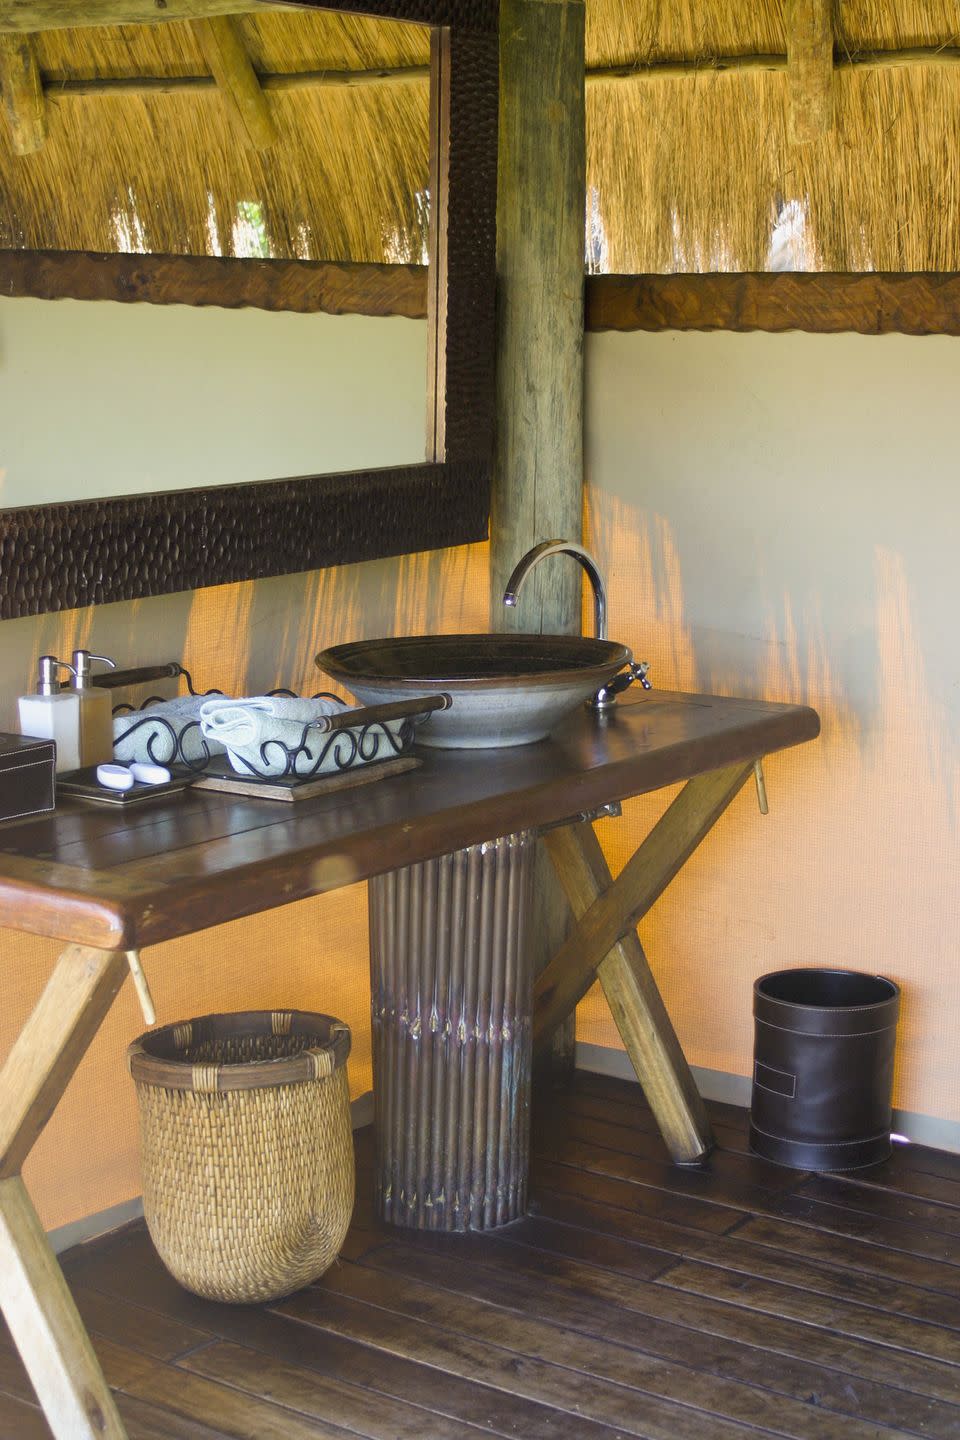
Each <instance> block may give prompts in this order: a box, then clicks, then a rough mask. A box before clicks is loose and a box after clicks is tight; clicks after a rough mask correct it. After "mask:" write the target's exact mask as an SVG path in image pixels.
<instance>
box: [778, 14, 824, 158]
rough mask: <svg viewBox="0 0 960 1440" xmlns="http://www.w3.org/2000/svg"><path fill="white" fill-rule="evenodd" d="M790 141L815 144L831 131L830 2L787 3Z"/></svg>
mask: <svg viewBox="0 0 960 1440" xmlns="http://www.w3.org/2000/svg"><path fill="white" fill-rule="evenodd" d="M786 19H787V72H788V75H789V79H790V119H789V134H790V139H791V140H792V141H793V142H794V143H795V144H801V145H802V144H806V143H807V142H808V141H811V140H818V139H819V138H820V137H821V136H822V135H826V134H828V133H829V132H830V131H831V130H832V129H833V0H787V7H786Z"/></svg>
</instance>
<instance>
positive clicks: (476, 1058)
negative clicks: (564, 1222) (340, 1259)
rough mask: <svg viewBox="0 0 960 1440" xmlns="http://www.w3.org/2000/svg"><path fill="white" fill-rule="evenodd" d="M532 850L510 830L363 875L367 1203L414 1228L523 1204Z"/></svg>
mask: <svg viewBox="0 0 960 1440" xmlns="http://www.w3.org/2000/svg"><path fill="white" fill-rule="evenodd" d="M534 849H535V841H534V836H533V834H532V832H530V831H521V832H519V833H518V834H514V835H507V836H505V837H503V838H502V839H500V840H495V841H490V842H486V843H484V844H482V845H472V846H471V847H470V848H469V849H466V850H457V851H455V852H454V853H453V854H450V855H444V856H442V857H441V858H440V859H439V860H428V861H425V862H423V863H422V864H419V865H410V866H408V867H407V868H406V869H403V870H396V871H394V872H392V873H391V874H389V875H381V876H377V877H376V878H374V879H372V880H371V881H370V884H369V895H370V965H371V989H372V997H371V998H372V1018H373V1093H374V1107H375V1108H374V1127H375V1134H376V1157H377V1158H376V1171H377V1174H376V1189H377V1205H378V1209H379V1213H380V1215H381V1216H382V1217H383V1219H384V1220H387V1221H389V1222H391V1223H392V1224H394V1225H405V1226H408V1227H410V1228H414V1229H419V1230H487V1229H491V1228H492V1227H494V1226H497V1225H506V1224H507V1223H508V1222H509V1221H511V1220H516V1219H518V1218H519V1217H520V1216H521V1215H522V1214H523V1213H524V1210H525V1208H526V1199H527V1168H528V1156H529V1119H530V1069H531V1005H532V998H531V991H532V956H531V952H530V948H529V945H528V944H527V941H526V927H527V921H528V915H529V909H530V901H531V895H532V891H531V877H532V874H533V856H534Z"/></svg>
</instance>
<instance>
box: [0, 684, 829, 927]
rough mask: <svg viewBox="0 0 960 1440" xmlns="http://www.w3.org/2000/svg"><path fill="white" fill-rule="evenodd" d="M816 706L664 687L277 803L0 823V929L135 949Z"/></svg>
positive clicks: (776, 728) (421, 855) (561, 802)
mask: <svg viewBox="0 0 960 1440" xmlns="http://www.w3.org/2000/svg"><path fill="white" fill-rule="evenodd" d="M819 731H820V721H819V718H818V716H817V714H816V712H815V711H814V710H810V709H808V708H807V707H805V706H800V705H772V704H766V703H763V702H760V701H754V700H733V699H723V698H719V697H716V696H708V695H681V694H671V693H668V692H664V691H656V692H654V693H652V694H645V695H642V696H641V695H637V696H633V695H631V696H629V697H626V698H624V699H622V700H621V701H620V702H619V704H618V705H617V707H616V709H615V710H614V711H613V712H612V713H611V714H610V716H609V717H607V718H604V719H598V718H597V717H596V716H594V715H592V714H590V713H589V712H588V711H586V710H585V709H584V710H580V711H578V712H577V714H575V715H574V716H573V717H572V718H571V719H570V720H568V721H566V722H565V723H564V725H563V726H561V727H560V728H559V729H558V730H557V731H555V732H554V734H553V736H552V737H551V738H550V739H549V740H545V741H542V742H540V743H539V744H536V745H524V746H518V747H515V748H513V749H507V750H479V751H467V750H447V751H443V750H422V751H421V752H420V753H421V755H422V758H423V762H424V763H423V766H422V767H421V768H420V769H418V770H414V771H410V772H409V773H407V774H405V775H397V776H393V777H390V778H387V779H383V780H380V781H377V782H376V783H374V784H369V785H364V786H361V787H358V788H357V789H354V790H346V791H340V792H337V793H334V794H331V795H327V796H323V797H318V798H316V799H313V800H304V801H298V802H296V803H295V804H283V803H280V802H278V801H275V800H262V799H247V798H245V797H237V796H232V795H222V794H215V793H213V792H196V791H187V792H186V794H185V795H183V796H181V797H179V798H171V799H170V800H166V801H158V802H157V803H156V804H152V805H148V806H146V807H144V808H143V809H140V810H138V811H132V812H130V813H129V814H126V813H118V812H117V811H115V810H112V809H108V808H106V807H104V808H102V809H97V808H94V807H92V806H89V805H83V804H81V803H79V802H76V801H65V802H62V803H61V804H60V805H58V807H57V810H56V811H55V812H54V814H52V815H50V816H47V817H42V818H40V819H31V820H23V821H11V822H8V823H7V824H5V825H0V927H8V928H11V929H15V930H26V931H30V932H32V933H34V934H38V935H47V936H51V937H53V938H55V939H58V940H63V941H74V942H76V943H78V944H82V945H91V946H96V947H100V948H103V949H139V948H142V947H144V946H147V945H156V944H158V943H160V942H161V941H163V940H170V939H172V938H174V937H175V936H177V935H187V934H191V933H193V932H194V931H197V930H203V929H206V928H207V927H208V926H211V925H219V924H221V923H222V922H224V921H227V920H235V919H238V918H239V917H240V916H243V915H252V914H256V913H257V912H259V911H262V910H269V909H271V908H273V907H274V906H278V905H286V904H288V903H290V902H291V901H294V900H300V899H303V898H304V897H306V896H308V895H314V894H319V893H321V892H323V891H326V890H335V889H338V888H339V887H340V886H342V885H348V884H351V883H352V882H353V881H355V880H363V879H366V878H368V877H369V876H371V875H377V874H381V873H383V872H384V871H387V870H395V869H397V868H399V867H400V866H402V865H409V864H412V863H414V862H416V861H419V860H427V859H431V858H433V857H435V856H437V855H443V854H445V853H447V852H448V851H451V850H457V849H460V848H462V847H463V846H466V845H473V844H476V843H478V842H479V841H482V840H492V839H495V838H496V837H497V836H499V835H504V834H508V833H510V832H511V831H513V830H520V829H526V828H530V827H533V826H537V825H544V824H549V823H551V822H553V821H557V820H562V819H565V818H566V817H567V816H573V815H576V814H579V813H580V812H583V811H588V810H593V809H596V808H597V807H599V806H601V805H605V804H607V803H609V802H610V801H614V800H623V799H626V798H627V797H629V796H631V795H639V794H643V793H645V792H647V791H650V790H657V789H659V788H660V787H661V786H664V785H670V784H673V783H675V782H677V781H680V780H686V779H689V778H690V777H691V776H693V775H698V774H702V773H703V772H704V771H707V770H714V769H718V768H719V767H721V766H724V765H730V764H733V763H735V762H736V761H739V760H750V759H754V758H756V757H758V756H761V755H766V754H770V753H771V752H772V751H775V750H782V749H785V748H786V747H788V746H790V745H797V744H799V743H800V742H802V741H804V740H812V739H813V738H814V737H815V736H816V735H817V734H819Z"/></svg>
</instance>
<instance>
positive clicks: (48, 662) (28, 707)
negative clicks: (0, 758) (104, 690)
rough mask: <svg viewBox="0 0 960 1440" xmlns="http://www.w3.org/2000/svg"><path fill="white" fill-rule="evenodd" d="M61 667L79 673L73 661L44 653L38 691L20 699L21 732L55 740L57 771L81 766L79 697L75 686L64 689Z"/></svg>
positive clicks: (38, 672)
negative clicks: (61, 679) (69, 661)
mask: <svg viewBox="0 0 960 1440" xmlns="http://www.w3.org/2000/svg"><path fill="white" fill-rule="evenodd" d="M60 670H69V671H70V674H71V675H75V674H76V671H75V670H74V668H73V666H72V665H68V664H67V662H66V661H65V660H58V659H57V657H56V655H41V656H40V662H39V669H38V671H37V688H36V691H35V692H34V693H33V694H32V695H21V696H20V698H19V700H18V701H17V711H18V713H19V716H20V733H21V735H35V736H37V737H38V738H39V739H41V740H53V741H54V742H55V743H56V747H57V761H56V768H57V772H58V774H62V773H63V772H64V771H66V770H77V769H79V767H80V701H79V699H78V698H77V692H76V690H73V689H69V690H61V688H60V676H59V674H58V671H60Z"/></svg>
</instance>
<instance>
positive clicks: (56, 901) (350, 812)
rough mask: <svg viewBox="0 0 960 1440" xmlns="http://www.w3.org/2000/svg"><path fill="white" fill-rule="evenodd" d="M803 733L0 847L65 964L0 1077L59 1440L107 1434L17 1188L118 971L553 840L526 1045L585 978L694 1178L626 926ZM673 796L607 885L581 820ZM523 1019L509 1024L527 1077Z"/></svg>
mask: <svg viewBox="0 0 960 1440" xmlns="http://www.w3.org/2000/svg"><path fill="white" fill-rule="evenodd" d="M819 728H820V725H819V720H818V717H817V715H816V713H815V712H814V711H813V710H810V709H807V708H805V707H802V706H792V705H768V704H763V703H760V702H755V701H745V700H730V699H719V698H716V697H710V696H693V695H672V694H668V693H662V692H656V693H654V694H653V695H649V696H644V697H642V698H637V699H632V698H628V699H626V700H625V701H622V702H621V703H620V704H619V705H618V706H617V707H616V709H615V710H614V711H613V712H612V714H611V715H610V716H609V718H607V719H605V720H603V721H598V720H597V719H596V718H595V717H594V716H593V715H588V714H587V712H586V711H581V712H579V713H578V714H577V715H575V716H574V717H572V718H571V719H570V720H569V721H568V722H566V723H565V725H563V726H562V727H561V728H560V729H559V730H558V731H557V732H556V733H555V735H554V736H553V738H552V739H551V740H549V741H545V742H542V743H540V744H537V745H530V746H524V747H518V748H516V749H511V750H499V751H472V752H466V751H440V750H431V751H423V752H422V753H423V758H424V763H423V766H422V768H420V769H419V770H416V771H413V772H410V773H408V774H406V775H399V776H395V777H392V778H387V779H383V780H381V781H379V782H378V783H376V784H371V785H367V786H363V787H360V788H358V789H356V790H353V791H345V792H343V791H342V792H339V793H337V794H332V795H329V796H324V797H318V798H315V799H312V800H307V801H303V802H299V803H297V804H295V805H284V804H278V803H276V802H269V801H263V800H247V799H245V798H238V797H235V796H230V795H222V794H214V793H210V792H207V793H199V792H197V793H188V794H187V795H186V797H184V798H181V799H174V800H170V801H165V802H157V803H156V804H154V805H151V806H147V807H146V808H144V809H141V810H139V811H134V812H131V813H129V814H118V813H117V812H116V811H114V810H111V809H107V808H104V809H102V810H97V809H93V808H91V807H81V806H80V805H78V804H76V803H69V802H68V803H65V804H64V805H62V806H61V807H59V808H58V810H57V811H56V813H55V814H53V815H51V816H48V817H46V818H41V819H38V820H28V821H22V822H13V823H10V824H8V825H5V826H0V927H7V928H11V929H19V930H25V931H29V932H32V933H35V934H38V935H45V936H50V937H52V938H55V939H58V940H61V941H63V942H65V944H66V947H67V948H66V949H65V950H64V952H63V954H62V955H61V957H60V959H59V961H58V962H57V965H56V966H55V968H54V971H53V973H52V975H51V977H50V980H49V982H48V984H47V986H46V988H45V990H44V992H43V994H42V996H41V998H40V1000H39V1002H38V1004H37V1007H36V1009H35V1010H34V1012H33V1014H32V1016H31V1017H30V1019H29V1020H28V1021H27V1023H26V1025H25V1026H24V1028H23V1031H22V1032H21V1034H20V1036H19V1038H18V1039H17V1041H16V1043H15V1044H14V1047H13V1049H12V1051H11V1053H10V1055H9V1057H8V1059H7V1062H6V1065H5V1066H4V1069H3V1071H2V1073H0V1301H2V1306H3V1310H4V1313H5V1315H6V1318H7V1322H8V1324H9V1326H10V1329H11V1332H12V1333H13V1336H14V1338H15V1340H16V1342H17V1345H18V1347H19V1349H20V1351H21V1354H22V1355H23V1358H24V1361H25V1363H26V1366H27V1368H28V1370H29V1372H30V1376H31V1379H32V1380H33V1383H34V1386H35V1388H36V1390H37V1394H38V1397H39V1399H40V1401H41V1403H42V1405H43V1408H44V1411H45V1413H46V1415H47V1418H48V1421H49V1423H50V1426H51V1428H52V1430H53V1433H54V1434H55V1435H56V1436H57V1437H59V1440H94V1437H104V1436H108V1437H123V1436H124V1434H125V1431H124V1428H123V1425H122V1423H121V1421H120V1418H119V1415H118V1413H117V1410H116V1407H115V1405H114V1402H113V1399H112V1397H111V1394H110V1390H109V1388H108V1386H107V1385H106V1382H105V1380H104V1378H103V1375H102V1373H101V1371H100V1367H99V1364H98V1362H97V1360H96V1357H95V1355H94V1352H93V1348H92V1346H91V1344H90V1340H89V1337H88V1336H87V1333H86V1331H85V1329H84V1326H83V1324H82V1322H81V1320H80V1317H79V1315H78V1313H77V1311H76V1308H75V1306H74V1304H73V1301H72V1299H71V1297H70V1294H69V1291H68V1289H67V1286H66V1283H65V1281H64V1279H63V1276H62V1273H61V1271H60V1267H59V1265H58V1263H57V1261H56V1259H55V1257H54V1255H53V1253H52V1251H51V1250H50V1247H49V1245H48V1243H47V1240H46V1237H45V1235H44V1232H43V1229H42V1227H41V1225H40V1222H39V1220H38V1218H37V1215H36V1212H35V1210H34V1208H33V1205H32V1203H31V1201H30V1198H29V1196H28V1194H27V1192H26V1190H25V1188H24V1186H23V1182H22V1180H21V1177H20V1172H21V1168H22V1165H23V1162H24V1160H25V1159H26V1157H27V1155H28V1154H29V1152H30V1150H31V1149H32V1147H33V1145H34V1143H35V1141H36V1139H37V1137H38V1136H39V1134H40V1133H41V1131H42V1129H43V1127H44V1125H45V1124H46V1122H47V1120H48V1118H49V1116H50V1115H51V1113H52V1112H53V1110H54V1108H55V1106H56V1104H57V1102H58V1100H59V1099H60V1096H61V1095H62V1094H63V1091H64V1089H65V1088H66V1086H67V1084H68V1082H69V1080H70V1077H71V1075H72V1074H73V1072H74V1070H75V1069H76V1067H77V1065H78V1064H79V1062H80V1060H81V1058H82V1056H83V1054H84V1053H85V1051H86V1050H87V1048H88V1046H89V1045H90V1043H91V1041H92V1040H93V1037H94V1035H95V1034H96V1031H97V1029H98V1027H99V1025H100V1023H101V1021H102V1020H103V1018H104V1016H105V1015H106V1013H107V1011H108V1010H109V1008H110V1005H111V1003H112V1001H113V999H114V997H115V996H116V994H117V992H118V990H119V989H120V987H121V985H122V983H123V980H124V978H125V976H126V973H127V969H128V952H130V951H142V950H144V949H147V948H148V947H151V946H154V945H160V944H162V943H163V942H164V941H165V940H171V939H174V938H175V937H177V936H180V935H186V934H190V933H193V932H195V931H198V930H203V929H206V928H207V927H209V926H212V925H218V924H220V923H222V922H224V921H227V920H234V919H238V918H239V917H241V916H243V915H250V914H255V913H258V912H260V911H263V910H269V909H272V908H274V907H277V906H280V905H286V904H289V903H291V902H293V901H295V900H300V899H304V898H305V897H307V896H310V895H316V894H319V893H322V892H324V891H327V890H333V889H337V888H338V887H340V886H343V885H348V884H351V883H353V882H354V881H357V880H361V879H368V878H371V877H376V876H384V875H386V874H387V873H388V872H395V871H398V870H401V869H403V868H404V867H416V866H419V865H421V864H422V863H423V862H426V861H433V860H436V859H438V858H440V857H443V856H447V855H451V854H452V853H453V852H458V851H463V850H466V849H468V848H469V847H476V846H479V845H481V844H482V842H489V841H490V840H491V838H496V837H500V836H507V835H513V834H515V833H517V832H532V831H537V830H539V829H541V827H554V828H545V829H544V839H545V843H546V845H547V847H548V849H549V852H550V855H551V857H552V859H553V862H554V864H555V866H556V869H557V872H558V874H559V876H560V879H561V881H562V884H563V887H564V890H565V892H566V894H567V897H568V899H569V901H570V905H571V908H572V909H573V911H574V914H575V915H576V916H577V917H578V924H577V926H576V928H575V931H574V933H573V934H572V935H571V936H570V938H569V940H568V941H567V942H566V944H565V945H564V947H563V949H562V950H561V952H560V953H559V954H558V955H557V956H556V957H555V959H554V960H553V962H552V963H551V964H550V966H549V967H548V968H547V969H546V970H545V971H544V972H543V973H542V974H541V976H540V977H539V979H538V981H537V984H536V989H535V1007H534V1012H533V1027H532V1039H533V1044H534V1046H536V1045H537V1044H538V1043H540V1044H542V1043H543V1042H544V1041H545V1040H547V1039H548V1038H549V1036H550V1034H551V1032H552V1030H553V1028H554V1027H555V1026H556V1025H557V1024H558V1023H559V1022H560V1021H561V1020H562V1019H563V1018H564V1017H565V1016H566V1015H567V1014H568V1013H569V1011H570V1010H571V1009H572V1007H573V1006H574V1005H575V1004H576V1002H577V1000H578V999H579V998H580V997H581V996H582V995H583V994H584V993H585V992H586V990H587V988H588V987H589V985H590V984H591V982H592V980H593V979H594V977H595V975H598V976H599V978H600V981H601V983H602V985H603V988H604V991H605V993H606V996H607V998H608V1000H609V1002H610V1005H611V1008H612V1010H613V1014H614V1018H615V1019H616V1021H617V1024H618V1026H619V1028H620V1032H621V1035H622V1036H623V1040H624V1044H625V1045H626V1048H627V1051H628V1053H629V1055H630V1058H631V1060H632V1061H633V1064H634V1066H635V1068H636V1070H637V1074H638V1077H639V1079H640V1080H641V1082H642V1084H643V1087H644V1090H645V1092H646V1094H647V1098H648V1100H649V1102H650V1104H651V1106H652V1107H653V1109H654V1111H655V1113H656V1115H657V1118H658V1121H659V1123H660V1126H661V1129H662V1132H663V1135H664V1139H665V1141H666V1144H667V1146H668V1148H669V1150H670V1152H671V1154H672V1155H673V1157H674V1159H676V1160H678V1161H695V1160H696V1159H698V1158H700V1157H702V1156H703V1155H704V1154H705V1153H706V1152H707V1151H708V1150H709V1148H710V1145H711V1137H710V1131H709V1125H708V1122H707V1120H706V1116H705V1114H704V1111H703V1107H702V1105H701V1104H700V1100H699V1096H698V1095H697V1092H696V1088H695V1086H694V1084H693V1080H692V1077H691V1075H690V1072H689V1069H688V1067H687V1065H686V1062H685V1060H684V1058H683V1055H682V1053H681V1051H680V1047H679V1044H678V1043H677V1039H676V1036H675V1034H674V1031H673V1027H672V1025H671V1024H670V1021H669V1018H668V1016H667V1014H666V1010H665V1008H664V1006H663V1002H662V1000H661V998H660V996H659V994H658V992H657V989H656V985H655V983H654V981H653V978H652V976H651V973H650V970H649V968H648V966H647V963H646V959H645V957H644V955H643V951H642V949H641V947H640V943H639V941H638V940H637V937H636V933H635V929H634V926H635V924H636V921H637V920H638V919H639V918H640V917H641V916H642V915H643V914H644V913H645V912H646V911H647V910H648V909H649V908H650V906H651V905H652V904H653V903H654V901H655V900H656V899H657V897H658V896H659V895H660V894H661V893H662V891H663V890H664V888H665V887H666V885H667V884H668V883H669V881H670V880H671V879H672V878H673V876H674V875H675V874H676V873H677V872H678V871H679V869H680V868H681V866H682V865H683V863H684V861H685V860H686V859H687V857H688V856H689V855H690V854H691V853H692V852H693V850H694V849H695V848H696V846H697V845H698V844H699V842H700V840H701V839H702V838H703V837H704V835H706V834H707V832H708V831H709V830H710V828H711V827H712V825H713V824H714V822H715V821H716V820H717V818H718V817H719V816H720V814H721V813H722V812H723V811H724V809H725V808H726V807H727V805H728V804H729V803H730V801H731V800H732V799H733V798H734V796H735V795H736V794H737V792H738V791H739V790H740V788H741V787H742V786H743V785H744V784H745V783H746V781H747V780H748V779H749V778H750V777H751V774H752V771H753V765H754V762H755V760H757V759H758V758H760V757H762V756H763V755H765V754H769V753H771V752H773V751H776V750H781V749H784V748H786V747H788V746H791V745H796V744H799V743H800V742H802V741H804V740H810V739H813V738H814V737H815V736H816V735H817V734H818V733H819ZM680 781H686V782H687V783H686V784H685V786H684V788H683V789H682V790H681V791H680V793H679V795H678V796H677V798H676V799H675V800H674V801H673V802H672V804H671V805H670V807H669V808H668V809H667V811H666V812H665V814H664V816H663V817H662V819H661V820H660V821H659V822H658V824H657V825H656V826H655V827H654V829H653V831H652V832H651V834H650V835H649V836H648V838H647V839H646V840H645V841H644V842H643V844H642V845H641V846H640V847H639V849H638V850H637V852H636V854H635V855H634V856H633V858H632V859H631V860H630V861H629V862H628V864H627V866H626V867H625V869H624V871H623V872H622V873H621V875H620V876H618V878H617V879H616V880H612V879H611V876H610V872H609V870H608V868H607V866H606V863H605V861H604V859H603V855H602V853H601V850H600V847H599V843H598V842H597V840H596V838H595V836H594V833H593V828H592V825H591V824H590V822H589V820H588V819H583V817H588V816H590V815H592V814H595V813H596V812H597V811H598V810H601V809H602V807H604V806H607V805H610V804H612V803H613V802H616V801H618V800H622V799H626V798H627V797H629V796H633V795H638V794H642V793H645V792H648V791H652V790H657V789H660V788H661V787H663V786H667V785H673V784H675V783H677V782H680ZM564 821H569V822H571V823H569V824H566V825H564V824H563V822H564ZM577 821H579V822H580V823H575V822H577ZM156 959H157V962H158V963H162V957H160V956H157V957H156ZM149 963H150V957H149V956H148V957H147V964H148V968H149ZM526 993H527V994H529V989H528V990H527V992H526ZM280 998H282V1000H283V1002H284V1003H285V1004H289V1003H290V1001H291V1000H295V998H296V997H292V996H289V995H283V996H282V997H280ZM744 1003H747V1002H746V1000H745V1002H744ZM162 1018H163V1019H165V1020H169V1019H171V1018H176V1017H170V1016H165V1017H162ZM529 1019H530V1012H529V1007H528V1009H527V1022H528V1023H527V1024H526V1027H525V1036H526V1039H525V1041H524V1044H525V1046H526V1049H525V1057H524V1058H523V1060H522V1064H524V1065H526V1066H527V1069H529V1051H530V1044H529V1041H530V1025H529ZM376 1083H377V1077H376V1071H375V1084H376ZM493 1103H494V1105H495V1104H496V1103H497V1097H496V1096H494V1097H493ZM381 1119H382V1117H381ZM521 1178H522V1177H521ZM517 1193H518V1194H519V1195H520V1196H521V1200H522V1197H523V1196H524V1195H525V1186H524V1185H521V1188H520V1189H519V1190H518V1192H517Z"/></svg>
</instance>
